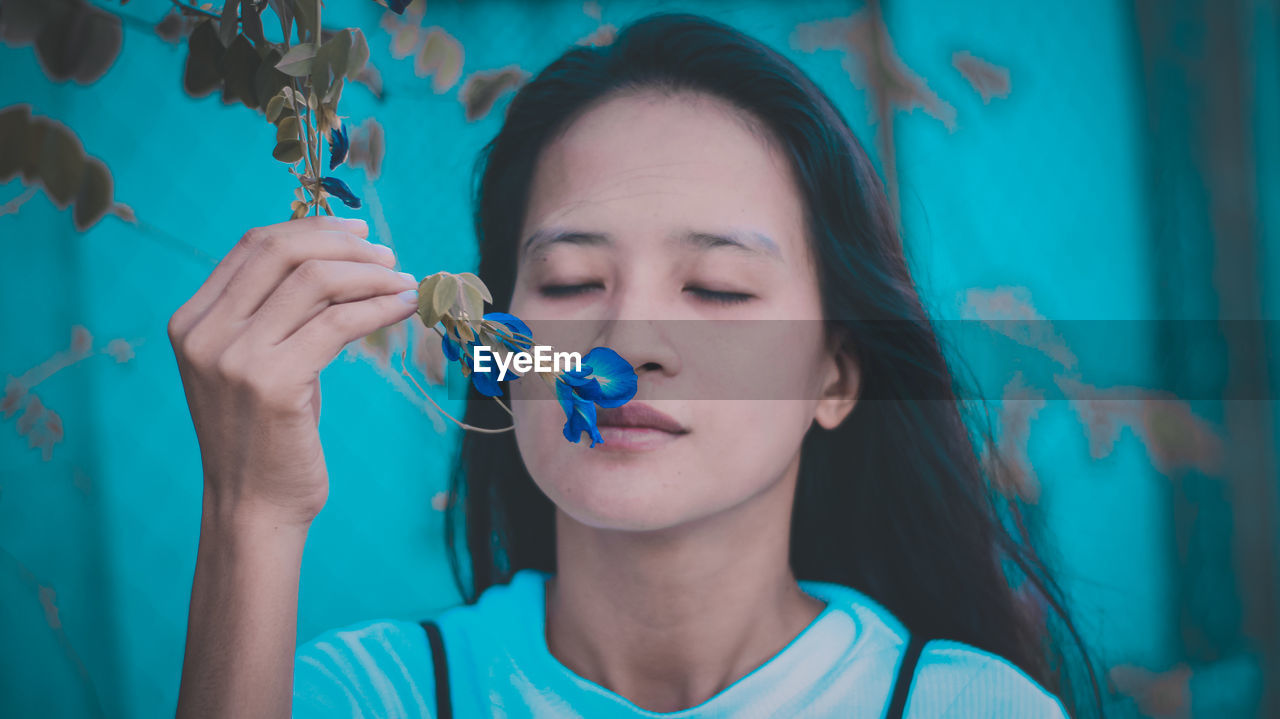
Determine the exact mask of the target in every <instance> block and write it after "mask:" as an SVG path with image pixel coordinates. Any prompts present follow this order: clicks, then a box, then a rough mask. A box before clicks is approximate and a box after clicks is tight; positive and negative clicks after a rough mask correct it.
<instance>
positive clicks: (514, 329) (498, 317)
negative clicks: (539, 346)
mask: <svg viewBox="0 0 1280 719" xmlns="http://www.w3.org/2000/svg"><path fill="white" fill-rule="evenodd" d="M484 319H486V320H489V321H490V322H497V323H498V324H501V325H503V326H505V327H506V328H507V331H508V332H510V333H511V334H512V335H515V336H517V337H518V336H524V337H529V338H532V337H533V332H532V331H531V330H530V329H529V325H527V324H525V323H524V320H522V319H520V318H519V317H516V316H515V315H509V314H507V313H506V312H490V313H488V314H486V315H485V316H484ZM499 339H500V340H501V341H502V344H504V345H506V346H507V347H509V348H511V349H512V350H516V351H521V352H528V351H529V349H530V348H532V347H533V341H532V339H528V340H522V339H518V338H515V339H511V340H509V339H507V338H506V337H499Z"/></svg>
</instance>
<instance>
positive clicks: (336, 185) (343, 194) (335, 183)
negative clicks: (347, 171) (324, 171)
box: [320, 177, 360, 207]
mask: <svg viewBox="0 0 1280 719" xmlns="http://www.w3.org/2000/svg"><path fill="white" fill-rule="evenodd" d="M320 186H321V187H323V188H324V190H325V192H328V193H329V194H330V195H333V196H334V197H336V198H338V199H339V200H342V204H344V205H346V206H347V207H359V206H360V198H359V197H356V195H355V193H354V192H352V191H351V188H350V187H347V183H345V182H343V181H342V180H339V179H338V178H336V177H322V178H320Z"/></svg>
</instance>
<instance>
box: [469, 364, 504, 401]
mask: <svg viewBox="0 0 1280 719" xmlns="http://www.w3.org/2000/svg"><path fill="white" fill-rule="evenodd" d="M471 384H473V385H475V386H476V391H478V392H479V393H480V394H482V395H484V396H486V397H501V396H502V387H501V386H500V385H499V384H498V370H497V369H489V370H486V371H484V372H477V371H475V369H474V368H473V369H472V370H471Z"/></svg>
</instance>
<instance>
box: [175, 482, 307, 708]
mask: <svg viewBox="0 0 1280 719" xmlns="http://www.w3.org/2000/svg"><path fill="white" fill-rule="evenodd" d="M306 533H307V527H305V526H296V525H290V524H282V523H279V522H273V521H270V520H268V519H267V518H265V517H263V516H261V515H256V516H255V515H251V514H249V513H245V512H234V511H228V510H219V509H218V508H215V507H213V506H211V503H210V502H208V501H206V502H205V508H204V514H203V516H202V518H201V523H200V546H199V550H198V552H197V556H196V570H195V576H194V579H193V580H192V586H191V605H190V611H189V612H188V617H187V645H186V654H185V657H184V659H183V665H182V684H181V688H180V690H179V696H178V712H177V715H178V717H180V718H181V719H187V718H189V717H247V716H253V717H288V716H289V714H290V704H291V700H292V686H293V654H294V651H295V648H296V635H297V620H298V575H299V570H300V568H301V563H302V549H303V545H304V544H305V542H306Z"/></svg>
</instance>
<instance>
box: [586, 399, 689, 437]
mask: <svg viewBox="0 0 1280 719" xmlns="http://www.w3.org/2000/svg"><path fill="white" fill-rule="evenodd" d="M596 426H597V427H599V428H600V430H601V431H603V430H604V429H605V428H606V427H613V428H617V429H620V430H624V431H628V433H631V432H636V433H638V432H640V431H645V432H653V431H657V432H663V433H666V434H671V435H682V434H688V433H689V428H688V427H685V426H684V425H682V424H680V423H679V422H677V421H676V420H675V419H674V418H673V417H671V415H669V414H665V413H663V412H660V411H658V410H656V409H654V408H653V407H651V406H649V405H647V404H645V403H643V402H628V403H627V404H624V405H622V406H621V407H602V408H600V409H598V410H597V411H596Z"/></svg>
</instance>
